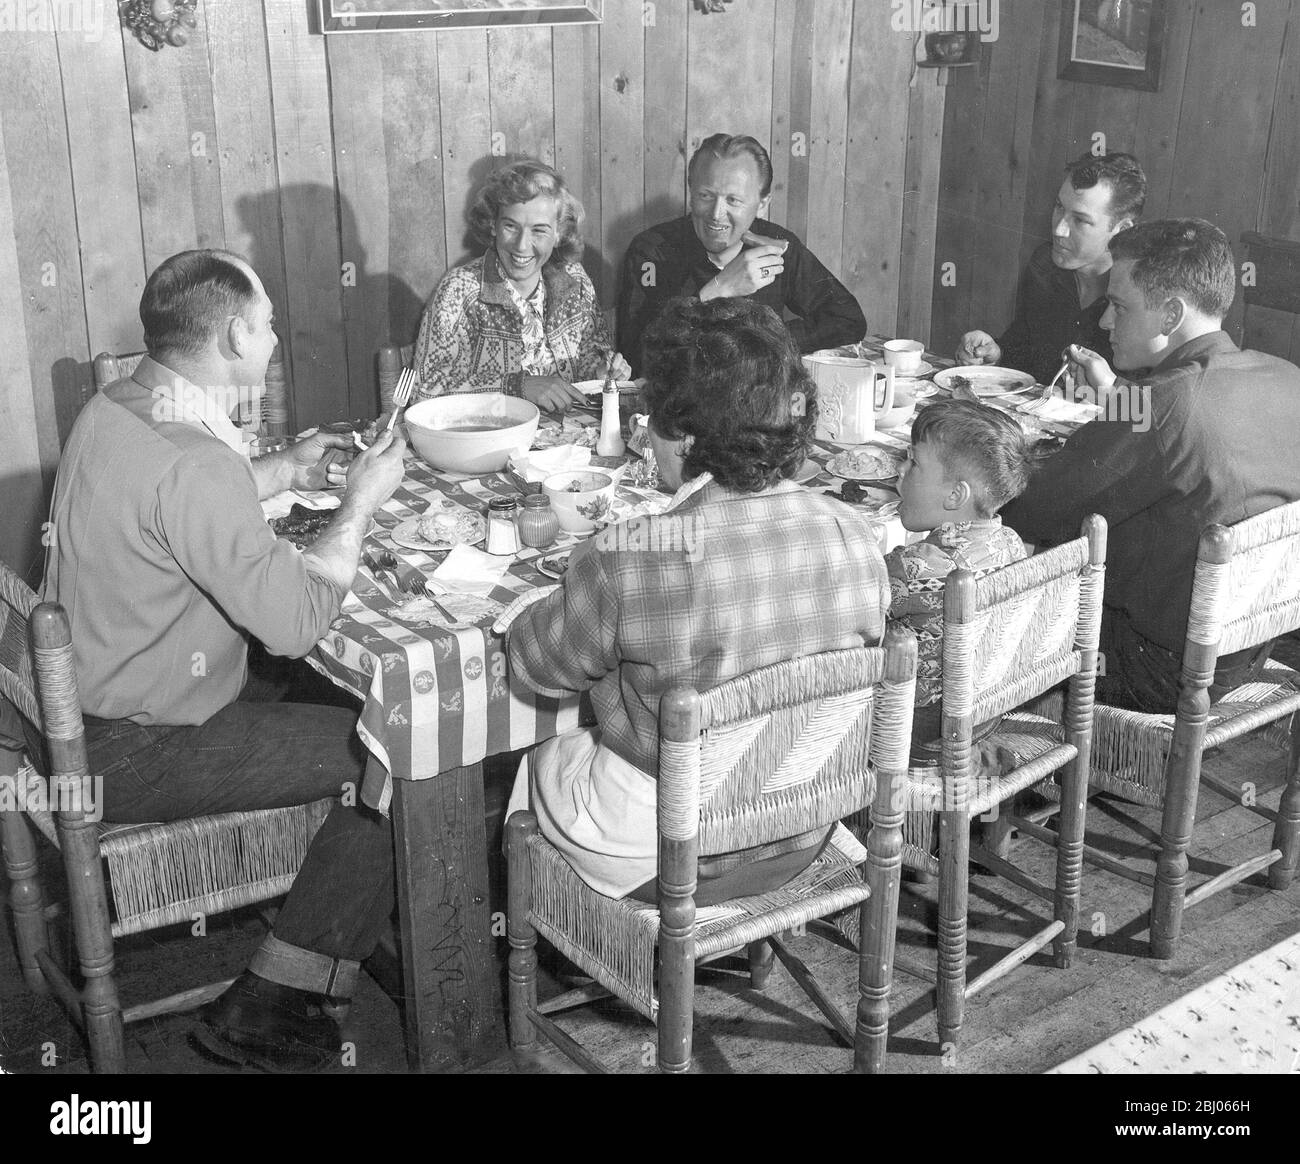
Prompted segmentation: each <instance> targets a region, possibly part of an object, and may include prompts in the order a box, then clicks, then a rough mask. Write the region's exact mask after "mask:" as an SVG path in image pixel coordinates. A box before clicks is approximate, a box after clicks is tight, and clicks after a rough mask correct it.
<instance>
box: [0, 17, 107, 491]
mask: <svg viewBox="0 0 1300 1164" xmlns="http://www.w3.org/2000/svg"><path fill="white" fill-rule="evenodd" d="M47 3H48V0H47ZM69 80H70V79H69ZM64 83H65V82H64V78H63V76H62V73H61V70H60V68H59V58H58V51H57V45H56V43H55V39H54V37H52V36H50V35H49V34H48V33H46V32H44V31H32V32H25V31H10V32H7V33H5V34H4V35H3V36H0V109H3V110H4V119H5V124H4V132H5V137H6V139H7V141H8V143H9V149H8V158H9V189H10V198H11V204H12V207H13V233H14V239H15V242H16V244H17V248H18V287H19V289H20V291H21V293H22V306H23V310H22V314H21V315H15V316H11V317H8V328H7V330H17V328H18V327H19V326H21V327H23V328H24V329H25V330H26V333H27V337H26V338H27V347H28V356H29V374H28V375H27V376H25V377H23V378H22V379H21V380H19V381H18V382H17V383H16V385H15V387H14V388H13V389H10V388H9V387H8V386H7V385H6V387H5V390H6V391H18V392H29V393H30V394H31V399H32V408H33V410H34V411H33V416H34V418H35V425H36V432H35V438H36V445H37V448H38V449H39V452H40V461H41V465H42V468H43V469H44V472H45V474H46V478H47V484H48V483H50V482H51V481H52V480H53V474H54V470H55V467H56V466H57V465H58V461H59V448H60V442H59V435H60V421H62V423H63V428H64V431H65V432H66V431H67V429H68V428H69V427H70V422H71V420H72V418H73V416H75V413H76V410H77V406H78V404H79V402H80V400H81V398H82V390H81V385H82V383H83V382H84V380H83V374H84V373H83V371H82V370H81V369H80V368H79V366H84V365H86V364H87V363H88V361H89V359H90V352H89V342H88V338H87V334H86V309H85V303H84V301H83V299H82V283H83V279H82V272H81V255H80V251H79V248H78V246H77V215H76V207H75V205H74V202H73V194H72V169H71V166H70V163H69V160H68V136H67V113H66V110H65V108H64V104H63V92H62V90H63V85H64ZM6 339H7V337H6Z"/></svg>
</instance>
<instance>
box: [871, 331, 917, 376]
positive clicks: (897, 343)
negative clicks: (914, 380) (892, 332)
mask: <svg viewBox="0 0 1300 1164" xmlns="http://www.w3.org/2000/svg"><path fill="white" fill-rule="evenodd" d="M881 350H882V351H883V352H884V356H885V363H886V364H888V365H889V366H890V367H891V368H894V369H895V370H896V371H897V373H898V374H899V375H900V376H915V375H916V374H917V372H919V371H920V370H921V360H922V358H923V357H924V355H925V345H924V344H923V343H921V342H920V340H908V339H894V340H889V341H888V342H887V343H885V344H882V345H881Z"/></svg>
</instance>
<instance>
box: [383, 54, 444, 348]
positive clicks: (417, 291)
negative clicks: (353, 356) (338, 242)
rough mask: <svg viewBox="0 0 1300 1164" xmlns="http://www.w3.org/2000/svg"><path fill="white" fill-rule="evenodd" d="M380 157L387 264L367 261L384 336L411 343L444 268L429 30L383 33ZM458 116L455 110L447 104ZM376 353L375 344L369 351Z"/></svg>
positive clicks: (439, 120)
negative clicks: (383, 308) (383, 311)
mask: <svg viewBox="0 0 1300 1164" xmlns="http://www.w3.org/2000/svg"><path fill="white" fill-rule="evenodd" d="M384 48H385V54H384V117H383V128H384V157H385V166H386V168H387V172H388V247H387V252H388V266H387V271H386V272H385V271H384V270H382V269H380V268H378V267H377V266H376V264H375V262H374V260H373V259H371V260H370V267H371V279H372V282H373V281H375V280H379V282H378V284H377V287H378V290H377V292H374V291H372V292H371V293H375V294H378V295H379V296H381V297H382V298H383V299H384V300H385V301H386V302H387V306H388V328H387V336H388V341H389V342H391V343H394V344H397V345H399V346H401V345H405V344H411V343H414V342H415V335H416V332H417V331H418V330H419V326H420V313H421V311H422V310H423V308H424V303H425V301H426V300H427V299H428V298H429V296H430V295H432V294H433V289H434V287H436V286H437V285H438V280H439V279H441V278H442V276H443V274H444V273H445V271H446V270H447V226H446V223H445V222H444V221H443V216H444V215H445V214H446V201H445V192H444V189H443V165H442V124H443V117H442V109H441V107H440V105H439V104H438V102H437V101H435V100H433V99H432V95H434V94H436V93H437V92H438V46H437V44H436V42H435V38H434V37H431V36H429V35H428V34H426V33H418V32H417V33H408V34H405V35H403V36H400V37H399V36H393V37H388V38H386V41H385V46H384ZM449 113H450V115H451V116H456V115H457V113H458V110H455V109H452V110H450V111H449ZM370 355H371V357H372V358H373V355H374V353H373V351H372V352H371V353H370Z"/></svg>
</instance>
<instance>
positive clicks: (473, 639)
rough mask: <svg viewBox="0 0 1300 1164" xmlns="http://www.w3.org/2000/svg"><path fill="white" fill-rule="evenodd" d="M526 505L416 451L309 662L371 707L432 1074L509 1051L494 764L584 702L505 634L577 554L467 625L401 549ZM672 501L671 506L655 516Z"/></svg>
mask: <svg viewBox="0 0 1300 1164" xmlns="http://www.w3.org/2000/svg"><path fill="white" fill-rule="evenodd" d="M886 338H887V337H883V336H867V337H865V338H864V340H863V341H862V343H861V344H860V345H855V348H856V349H857V351H858V353H859V354H861V355H864V356H867V357H868V358H878V355H879V352H880V344H882V343H883V342H884V340H885V339H886ZM925 358H926V360H927V362H928V363H929V364H931V365H932V367H933V368H939V369H941V368H945V367H948V366H950V364H951V361H948V360H945V359H943V358H942V357H939V356H936V355H934V354H933V353H926V357H925ZM927 403H928V400H919V401H918V405H919V406H925V405H926V404H927ZM597 423H598V421H597V419H596V418H595V417H589V418H583V417H582V416H580V415H575V416H571V417H569V418H566V419H564V420H563V421H560V420H559V419H556V418H547V419H544V420H543V422H542V424H541V426H540V428H539V432H540V433H542V434H545V436H546V437H547V439H549V440H550V441H551V442H552V443H557V442H563V441H564V440H566V439H569V438H570V437H572V438H573V439H575V440H581V439H582V437H583V433H584V432H585V431H587V430H588V429H589V428H590V426H591V425H592V424H597ZM908 427H909V426H908V425H907V424H904V425H902V426H901V427H899V428H897V429H894V430H888V431H885V430H882V431H880V432H877V433H876V434H875V436H874V437H873V438H872V443H873V445H876V446H878V447H879V448H880V449H882V450H885V451H888V452H891V453H893V454H895V455H897V456H900V457H902V456H905V455H906V451H907V448H908V445H909V443H910V437H909V433H908ZM588 439H590V438H588ZM840 451H841V450H840V449H838V448H837V447H836V446H834V445H832V444H829V443H824V442H818V443H817V444H816V445H815V446H814V447H813V449H812V450H811V457H810V461H811V464H809V465H808V466H806V472H805V473H804V474H803V483H804V484H805V485H806V487H808V488H813V489H820V490H825V491H834V490H837V489H839V488H842V486H843V481H841V480H839V479H837V478H836V477H835V475H834V474H832V473H831V472H830V471H829V469H828V467H827V466H828V464H829V463H830V461H831V460H832V458H833V457H834V456H835V455H837V454H838V453H839V452H840ZM617 464H618V462H617V461H600V460H599V459H596V461H595V465H597V466H601V465H603V466H604V467H606V468H613V467H616V466H617ZM884 488H885V489H888V485H887V484H886V485H885V486H884ZM520 491H521V482H520V481H519V479H518V478H516V477H515V476H514V475H513V474H511V473H509V472H505V471H502V472H492V473H485V474H481V475H477V476H466V475H464V474H458V473H450V472H444V471H440V470H437V469H434V468H432V467H431V466H430V465H429V464H427V463H426V462H425V461H423V460H422V459H421V458H420V457H419V456H418V455H417V454H416V453H415V452H414V451H413V450H412V451H408V454H407V459H406V472H405V476H404V479H403V481H402V483H401V485H400V486H399V488H398V489H397V491H396V492H395V493H394V494H393V496H392V497H391V498H390V499H389V501H388V502H386V503H385V504H384V505H383V506H382V507H381V508H380V509H379V510H378V511H377V512H376V514H375V523H374V526H373V527H372V529H371V531H370V533H369V534H368V535H367V537H366V539H365V555H364V560H363V565H362V566H361V568H360V569H359V570H358V572H357V575H356V577H355V579H354V582H353V585H352V588H351V590H350V592H349V593H348V595H347V597H346V598H345V600H344V602H343V606H342V610H341V613H340V615H339V617H338V618H337V619H336V620H335V621H334V623H333V624H332V626H331V628H330V630H329V633H328V634H327V635H325V637H324V638H322V639H321V641H320V642H319V643H318V644H317V645H316V647H315V649H314V650H313V652H312V654H311V655H310V656H309V658H308V662H309V663H310V664H311V665H312V666H313V667H315V668H316V669H317V670H318V671H319V672H321V673H322V674H323V675H325V676H326V677H327V678H328V679H329V680H330V681H331V682H333V683H335V684H337V685H338V686H339V687H342V688H344V689H346V690H347V691H349V692H350V693H352V695H353V696H355V697H356V698H357V699H358V700H360V701H361V703H362V710H361V714H360V719H359V722H358V726H357V731H358V733H359V735H360V737H361V739H362V741H363V742H364V744H365V746H366V749H367V751H368V753H369V755H368V763H367V769H366V775H365V779H364V782H363V786H362V788H361V790H360V799H361V800H362V801H363V802H364V803H365V804H367V805H369V806H370V807H371V808H373V809H376V810H378V811H380V812H382V813H385V814H387V815H391V819H392V822H393V828H394V837H395V850H396V878H397V907H398V923H399V934H400V946H401V969H402V997H403V1003H404V1008H405V1023H406V1028H407V1039H408V1048H409V1051H410V1054H411V1058H412V1061H413V1065H414V1066H416V1067H417V1069H419V1070H423V1071H448V1070H460V1069H464V1068H466V1067H469V1066H473V1065H475V1064H478V1063H481V1062H485V1061H487V1060H488V1059H490V1058H492V1057H494V1056H495V1055H497V1054H499V1053H501V1052H502V1051H503V1050H504V1048H505V1042H504V1026H503V1020H502V990H501V965H502V956H503V954H504V952H505V943H506V937H505V919H504V916H503V915H502V914H500V913H496V914H493V913H492V912H491V909H490V905H489V898H488V863H489V854H488V850H487V844H488V841H487V833H486V823H485V810H484V782H483V771H484V768H483V764H484V760H485V759H487V758H488V757H492V756H497V755H500V754H502V753H509V752H515V751H518V750H520V749H525V748H529V747H531V746H532V745H534V744H537V743H540V742H542V741H543V740H546V739H548V738H550V737H552V736H555V735H557V734H559V733H560V732H563V731H566V730H568V729H569V728H572V727H575V726H577V725H578V724H579V723H580V722H583V717H584V712H585V708H584V701H583V699H582V698H580V697H578V696H573V697H570V698H562V699H561V698H553V697H549V696H544V695H539V694H537V693H535V692H533V691H531V690H530V689H528V688H527V687H525V686H524V685H523V684H522V683H520V682H518V681H517V680H516V679H515V677H514V676H513V675H512V674H511V670H510V667H509V665H508V662H507V657H506V648H505V638H504V635H503V634H501V633H499V632H498V631H497V630H495V629H494V623H496V622H497V621H498V619H499V616H500V614H501V613H502V612H504V611H506V610H508V609H509V608H510V607H511V606H512V604H514V603H516V602H517V600H519V599H520V598H521V597H522V596H526V595H528V594H530V593H532V592H535V591H537V590H539V589H540V588H542V587H551V586H554V585H556V579H555V577H554V576H551V575H549V574H547V573H545V572H543V569H542V566H543V560H544V559H546V558H548V557H549V556H551V555H554V554H556V553H557V552H560V551H563V550H564V549H565V548H566V547H571V546H572V545H574V544H576V542H577V541H578V540H579V539H578V538H577V537H576V536H575V535H572V534H561V535H560V537H559V539H558V540H557V541H556V543H555V544H554V545H552V546H549V547H546V548H542V549H537V548H527V547H525V548H523V549H521V550H520V551H519V552H517V553H515V554H514V555H512V556H511V557H510V558H509V560H508V564H507V565H505V567H504V572H502V573H500V576H499V578H495V579H492V580H490V585H486V584H485V585H484V586H483V587H480V592H479V593H478V595H477V596H476V598H475V601H473V602H471V603H470V608H469V609H468V610H467V609H466V608H465V607H464V604H463V603H462V604H460V605H458V606H456V605H455V604H453V603H451V602H450V601H449V602H448V603H447V609H445V610H443V611H439V610H437V608H436V606H434V604H432V603H429V602H427V601H419V598H420V595H419V594H418V593H416V592H418V590H419V589H420V587H421V586H422V585H423V586H427V587H428V588H429V589H430V590H431V591H432V592H433V593H434V596H435V598H437V597H438V596H439V589H440V586H439V582H438V576H437V574H436V573H435V571H437V569H438V567H439V565H440V564H441V563H442V562H443V560H444V559H445V557H446V554H445V553H443V552H438V551H427V550H424V549H416V548H412V547H411V545H410V544H409V542H410V539H409V537H408V538H406V539H404V540H405V542H406V543H407V544H403V539H401V538H400V534H399V530H400V529H406V528H409V523H410V522H411V521H412V519H414V518H417V517H419V516H420V515H422V514H424V513H426V512H427V511H428V510H429V508H430V507H431V506H435V507H437V508H439V509H443V510H446V511H448V512H459V511H461V510H467V511H470V512H472V513H475V514H484V513H485V512H486V510H487V506H488V502H489V501H491V500H492V499H493V498H495V497H500V496H514V497H518V495H519V493H520ZM654 496H655V495H654V493H653V491H651V490H648V489H645V488H642V489H637V488H635V487H633V486H631V485H629V484H627V483H626V478H624V480H623V481H621V482H620V484H619V487H618V503H619V508H618V512H617V513H616V514H615V516H616V517H618V516H620V515H622V516H626V515H627V514H628V513H630V512H636V511H638V507H639V511H641V512H645V511H647V510H651V511H652V510H653V509H654V501H653V498H654ZM667 500H668V499H667V497H666V496H661V497H660V502H659V504H660V506H662V504H663V503H666V501H667ZM891 521H892V522H893V523H894V525H893V526H892V527H891V526H890V522H891ZM404 523H406V524H405V525H404ZM879 531H880V541H881V546H882V549H884V548H888V545H889V543H890V541H893V542H894V543H895V544H896V543H897V542H898V541H900V540H902V537H903V531H902V528H901V525H897V522H896V518H892V517H890V516H882V518H881V521H880V525H879ZM395 534H399V536H398V538H395ZM384 554H391V555H392V559H388V560H389V561H395V565H393V566H392V567H391V568H390V569H386V570H385V569H379V570H376V569H375V568H373V565H372V564H375V563H380V562H382V561H384V560H385V559H384V558H382V555H384ZM365 563H372V564H365ZM453 606H454V609H453ZM588 722H589V721H588Z"/></svg>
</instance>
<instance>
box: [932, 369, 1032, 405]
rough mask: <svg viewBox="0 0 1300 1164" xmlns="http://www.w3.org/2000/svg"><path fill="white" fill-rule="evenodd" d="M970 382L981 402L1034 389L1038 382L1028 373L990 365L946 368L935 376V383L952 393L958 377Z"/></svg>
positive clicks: (971, 388)
mask: <svg viewBox="0 0 1300 1164" xmlns="http://www.w3.org/2000/svg"><path fill="white" fill-rule="evenodd" d="M958 376H960V377H962V378H963V379H964V380H966V381H968V382H969V387H970V390H971V391H972V392H974V393H975V395H976V396H978V397H979V398H980V399H981V400H987V399H996V398H997V397H999V396H1013V395H1015V394H1016V393H1017V392H1023V391H1024V390H1025V389H1026V388H1032V387H1033V386H1034V384H1035V383H1036V381H1035V380H1034V378H1033V376H1031V375H1030V374H1029V373H1028V372H1018V371H1016V369H1015V368H999V367H997V366H996V365H990V364H973V365H968V366H965V367H961V368H945V369H944V370H943V371H942V372H938V373H936V374H935V377H934V382H935V383H936V384H938V385H939V387H940V388H944V389H946V390H947V391H949V392H951V391H952V390H953V387H954V380H955V378H956V377H958Z"/></svg>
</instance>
